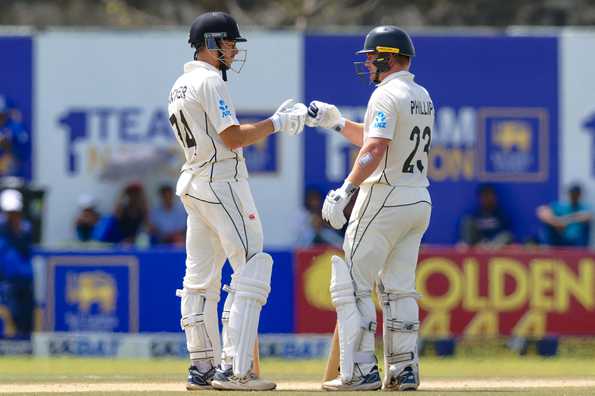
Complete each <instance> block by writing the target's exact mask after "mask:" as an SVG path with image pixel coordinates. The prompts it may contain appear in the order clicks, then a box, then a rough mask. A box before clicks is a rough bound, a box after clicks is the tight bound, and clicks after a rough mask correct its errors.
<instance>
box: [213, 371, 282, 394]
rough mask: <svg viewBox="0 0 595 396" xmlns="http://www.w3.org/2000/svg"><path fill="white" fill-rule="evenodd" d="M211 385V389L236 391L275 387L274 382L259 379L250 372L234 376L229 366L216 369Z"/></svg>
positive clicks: (266, 389)
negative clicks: (223, 368)
mask: <svg viewBox="0 0 595 396" xmlns="http://www.w3.org/2000/svg"><path fill="white" fill-rule="evenodd" d="M211 385H212V386H213V389H219V390H237V391H268V390H273V389H275V388H276V387H277V384H275V383H274V382H270V381H267V380H263V379H260V378H258V377H257V376H256V374H254V373H252V372H250V373H248V374H247V375H245V376H243V377H236V376H235V375H233V370H232V369H231V368H230V369H227V370H222V369H217V372H216V373H215V376H214V377H213V381H212V382H211Z"/></svg>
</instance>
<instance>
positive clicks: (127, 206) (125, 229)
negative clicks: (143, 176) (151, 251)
mask: <svg viewBox="0 0 595 396" xmlns="http://www.w3.org/2000/svg"><path fill="white" fill-rule="evenodd" d="M147 219H148V205H147V199H146V196H145V191H144V189H143V186H142V184H140V183H131V184H129V185H128V186H126V187H125V188H124V190H123V191H122V193H121V194H120V197H119V198H118V200H117V202H116V208H115V210H114V213H113V214H112V215H110V216H106V217H103V218H102V219H101V220H100V222H99V224H98V225H97V226H96V228H95V232H94V236H93V239H95V240H97V241H101V242H109V243H121V244H126V245H132V244H134V243H136V239H137V237H138V236H139V235H140V233H141V231H142V230H143V228H144V227H146V225H147Z"/></svg>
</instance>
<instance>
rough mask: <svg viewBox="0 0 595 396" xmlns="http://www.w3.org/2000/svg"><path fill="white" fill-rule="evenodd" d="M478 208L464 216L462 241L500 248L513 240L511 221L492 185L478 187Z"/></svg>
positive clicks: (461, 233) (469, 244)
mask: <svg viewBox="0 0 595 396" xmlns="http://www.w3.org/2000/svg"><path fill="white" fill-rule="evenodd" d="M477 198H478V203H477V208H475V209H474V210H473V212H472V213H470V214H467V215H465V216H463V219H462V221H461V229H460V241H461V242H462V243H463V244H464V245H467V246H479V247H489V248H498V247H501V246H504V245H507V244H509V243H511V242H512V233H511V232H510V228H509V222H508V219H507V217H506V216H505V215H504V213H503V211H502V209H501V208H500V206H499V204H498V196H497V195H496V191H495V190H494V188H493V187H492V186H491V185H488V184H483V185H480V186H479V188H478V189H477Z"/></svg>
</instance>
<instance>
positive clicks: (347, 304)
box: [330, 256, 376, 382]
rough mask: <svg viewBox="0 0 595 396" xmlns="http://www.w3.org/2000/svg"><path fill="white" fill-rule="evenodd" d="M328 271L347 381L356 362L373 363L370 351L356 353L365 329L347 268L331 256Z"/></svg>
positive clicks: (340, 260) (342, 370)
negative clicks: (330, 273) (330, 265)
mask: <svg viewBox="0 0 595 396" xmlns="http://www.w3.org/2000/svg"><path fill="white" fill-rule="evenodd" d="M331 262H332V275H331V289H330V290H331V299H332V301H333V305H334V306H335V309H336V310H337V321H338V322H339V349H340V354H341V356H340V359H339V362H340V367H341V378H342V380H343V382H349V381H351V379H352V378H353V369H354V365H355V363H375V361H376V360H375V358H374V355H373V353H372V354H365V353H359V352H358V351H359V350H360V346H361V341H362V336H363V333H364V328H363V325H362V324H363V318H362V315H361V313H360V311H359V309H358V307H357V304H356V299H355V290H354V288H353V282H352V280H351V276H350V274H349V268H348V267H347V264H346V263H345V261H343V260H342V259H341V258H340V257H337V256H333V257H332V259H331Z"/></svg>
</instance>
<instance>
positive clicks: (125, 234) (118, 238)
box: [74, 182, 186, 248]
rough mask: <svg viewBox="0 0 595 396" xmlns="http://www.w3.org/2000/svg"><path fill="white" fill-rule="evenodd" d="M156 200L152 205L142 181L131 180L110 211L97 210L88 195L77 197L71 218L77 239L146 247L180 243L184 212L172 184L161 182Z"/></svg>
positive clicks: (182, 238)
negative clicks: (77, 204) (73, 214)
mask: <svg viewBox="0 0 595 396" xmlns="http://www.w3.org/2000/svg"><path fill="white" fill-rule="evenodd" d="M157 197H158V199H157V203H156V205H155V206H154V207H153V208H151V207H150V206H149V203H148V202H149V200H148V198H147V195H146V193H145V189H144V187H143V185H142V184H141V183H136V182H135V183H130V184H128V185H127V186H126V187H124V189H123V190H122V192H121V193H120V194H119V196H118V198H117V200H116V202H115V204H114V209H113V211H112V212H111V213H104V214H102V213H100V212H99V211H98V209H97V202H96V199H95V198H94V197H92V196H90V195H88V194H83V195H81V196H80V198H79V213H78V215H77V216H76V219H75V221H74V227H75V231H76V237H77V239H78V241H80V242H91V241H95V242H104V243H110V244H121V245H135V246H138V247H145V248H146V247H149V246H155V245H174V246H183V245H184V240H185V235H186V211H185V210H184V207H183V205H182V203H181V201H180V200H179V199H178V198H177V197H176V195H175V193H174V190H173V187H172V186H170V185H167V184H164V185H162V186H160V187H159V189H158V191H157Z"/></svg>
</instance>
